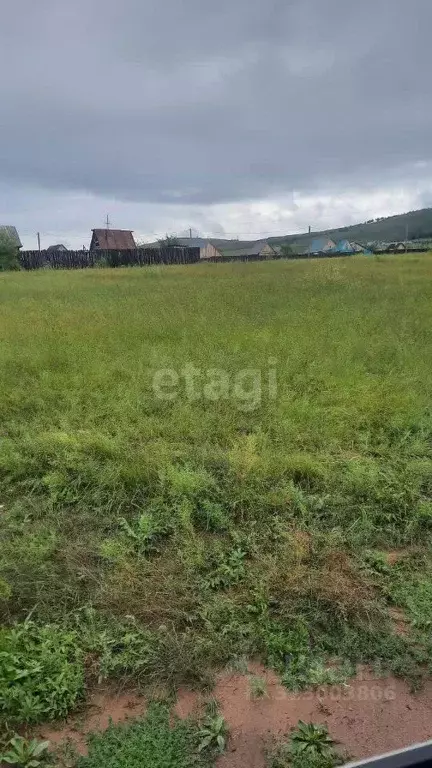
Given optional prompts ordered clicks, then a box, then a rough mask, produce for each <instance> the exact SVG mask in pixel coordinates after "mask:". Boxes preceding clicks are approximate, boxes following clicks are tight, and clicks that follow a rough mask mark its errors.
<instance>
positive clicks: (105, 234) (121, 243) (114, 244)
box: [92, 229, 136, 251]
mask: <svg viewBox="0 0 432 768" xmlns="http://www.w3.org/2000/svg"><path fill="white" fill-rule="evenodd" d="M92 231H93V235H94V237H96V238H97V241H98V247H99V248H101V249H102V250H107V251H109V250H118V251H124V250H129V249H130V248H136V244H135V240H134V236H133V234H132V231H131V230H130V229H93V230H92ZM92 245H93V243H92Z"/></svg>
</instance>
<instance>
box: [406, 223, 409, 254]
mask: <svg viewBox="0 0 432 768" xmlns="http://www.w3.org/2000/svg"><path fill="white" fill-rule="evenodd" d="M408 233H409V224H408V222H407V223H406V224H405V253H406V252H407V250H408Z"/></svg>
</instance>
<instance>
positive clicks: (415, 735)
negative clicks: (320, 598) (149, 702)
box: [38, 663, 432, 768]
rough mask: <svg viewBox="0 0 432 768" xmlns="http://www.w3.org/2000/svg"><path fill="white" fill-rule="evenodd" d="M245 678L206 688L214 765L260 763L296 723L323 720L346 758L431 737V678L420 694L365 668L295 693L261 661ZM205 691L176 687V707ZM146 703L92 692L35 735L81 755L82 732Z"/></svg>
mask: <svg viewBox="0 0 432 768" xmlns="http://www.w3.org/2000/svg"><path fill="white" fill-rule="evenodd" d="M249 672H250V674H249V675H244V674H237V673H236V674H232V673H229V672H223V673H221V674H219V675H218V677H217V679H216V685H215V688H214V690H213V691H212V693H211V696H212V697H214V698H215V699H216V700H217V701H218V702H219V704H220V708H221V713H222V714H223V716H224V718H225V719H226V721H227V723H228V725H229V729H230V740H229V743H228V749H227V752H226V753H225V754H224V755H222V757H221V758H220V759H219V761H218V768H244V766H246V765H247V766H248V768H265V745H266V744H267V743H269V742H270V741H271V739H272V738H274V737H276V738H281V737H283V736H284V735H285V734H287V733H289V731H290V730H291V729H292V728H294V727H295V726H296V725H297V723H298V721H299V720H305V721H307V722H314V723H324V724H326V725H327V726H328V728H329V731H330V733H331V735H332V736H333V738H334V739H336V740H337V741H338V742H339V743H340V749H341V751H342V753H343V754H344V755H346V756H347V757H349V758H351V759H354V758H364V757H370V756H373V755H377V754H382V753H384V752H389V751H391V750H394V749H400V748H403V747H406V746H409V745H410V744H413V743H416V742H419V741H425V740H427V739H430V738H431V737H432V717H431V712H432V681H430V682H428V683H427V684H426V685H425V687H424V689H423V690H422V691H421V692H420V693H418V694H412V693H410V692H409V689H408V686H407V685H406V683H404V682H403V681H402V680H398V679H396V678H394V677H386V678H378V677H375V676H374V675H373V673H372V672H371V671H370V670H368V669H366V668H365V669H364V670H361V671H360V673H359V674H358V676H357V678H356V679H354V680H352V681H350V683H349V684H348V685H338V686H330V687H329V686H323V687H322V688H319V689H317V690H310V691H305V692H302V693H292V692H290V691H288V690H287V689H286V688H285V687H284V686H282V685H281V683H280V681H279V679H278V677H277V675H276V674H275V673H274V672H272V671H271V670H267V669H265V668H264V667H262V666H261V665H260V664H258V663H251V664H250V665H249ZM251 675H255V676H259V677H260V678H263V679H264V680H265V683H266V693H265V695H264V696H263V697H262V698H258V699H257V698H254V697H253V695H252V692H251V685H250V680H251ZM206 699H208V695H207V696H205V695H204V694H201V693H198V692H196V691H190V690H188V689H180V690H179V693H178V697H177V702H176V705H175V706H174V708H173V712H174V713H175V714H176V715H177V716H179V717H182V718H184V717H188V716H189V715H199V714H200V713H201V712H202V711H203V708H204V704H205V700H206ZM145 711H146V700H145V698H144V697H143V696H140V695H138V694H137V693H128V694H127V693H121V694H119V695H115V694H114V693H113V692H112V691H107V690H105V691H103V690H100V691H97V692H95V693H93V694H92V696H91V698H90V702H89V706H88V708H87V710H86V711H85V712H84V713H82V714H81V715H80V716H77V717H76V718H74V719H73V720H72V719H71V720H70V722H68V723H67V724H66V725H63V726H61V727H58V728H53V727H50V726H47V727H42V728H41V729H39V731H38V735H40V736H41V737H43V738H44V739H49V740H50V741H51V744H52V745H53V746H55V747H57V746H60V745H61V744H62V743H63V742H64V741H66V740H70V742H72V744H74V746H75V747H76V749H77V751H78V752H79V753H80V754H85V753H86V736H87V735H88V734H89V733H90V732H91V731H102V730H104V729H105V728H107V727H108V725H109V722H110V720H112V721H113V722H114V723H118V722H122V721H124V720H126V719H128V718H135V717H139V716H141V715H143V714H144V713H145Z"/></svg>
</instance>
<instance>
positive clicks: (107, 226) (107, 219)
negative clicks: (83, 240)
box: [106, 214, 110, 229]
mask: <svg viewBox="0 0 432 768" xmlns="http://www.w3.org/2000/svg"><path fill="white" fill-rule="evenodd" d="M106 228H107V229H109V228H110V220H109V216H108V214H107V217H106Z"/></svg>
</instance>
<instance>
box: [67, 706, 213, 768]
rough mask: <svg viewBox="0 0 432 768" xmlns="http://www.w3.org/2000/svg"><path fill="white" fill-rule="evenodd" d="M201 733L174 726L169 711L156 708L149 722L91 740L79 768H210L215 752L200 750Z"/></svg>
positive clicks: (191, 725)
mask: <svg viewBox="0 0 432 768" xmlns="http://www.w3.org/2000/svg"><path fill="white" fill-rule="evenodd" d="M199 740H200V731H199V728H198V725H197V724H196V723H193V722H192V721H190V722H189V721H186V722H184V721H183V722H182V721H179V720H176V721H175V722H174V724H172V725H171V724H170V715H169V709H167V708H166V707H164V706H163V705H161V704H153V705H152V706H150V708H149V711H148V713H147V715H146V716H145V718H143V719H142V720H136V721H134V722H131V723H128V724H126V725H111V726H110V727H109V728H108V730H107V731H105V733H103V734H98V735H94V736H93V737H92V738H91V740H90V745H89V754H88V757H82V758H81V759H80V760H78V764H77V766H78V768H192V766H196V768H200V766H201V768H210V766H211V765H213V760H212V759H211V758H212V756H213V755H212V751H211V750H210V751H208V750H207V751H206V750H200V749H199V747H200V741H199Z"/></svg>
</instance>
